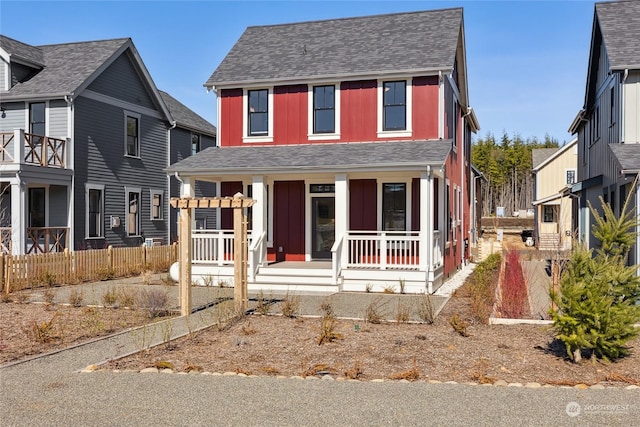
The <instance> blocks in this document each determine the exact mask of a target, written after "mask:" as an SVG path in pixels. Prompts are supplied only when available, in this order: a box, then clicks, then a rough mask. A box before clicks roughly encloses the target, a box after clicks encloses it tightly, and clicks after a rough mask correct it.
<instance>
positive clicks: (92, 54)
mask: <svg viewBox="0 0 640 427" xmlns="http://www.w3.org/2000/svg"><path fill="white" fill-rule="evenodd" d="M130 40H131V39H127V38H124V39H114V40H100V41H92V42H81V43H66V44H55V45H45V46H38V48H39V49H40V50H41V51H42V53H43V55H44V63H45V68H44V69H43V70H42V71H40V72H39V73H38V74H36V75H35V76H34V77H33V78H31V79H30V80H28V81H26V82H24V83H19V84H17V85H15V86H14V87H13V88H11V90H10V91H9V92H7V93H6V94H3V98H4V99H10V98H20V97H28V96H43V97H45V96H51V95H58V96H59V95H68V94H72V93H73V92H74V91H75V90H76V89H77V88H78V87H80V86H81V85H82V84H83V83H84V82H85V81H86V80H87V79H88V78H89V77H90V76H91V75H92V74H93V73H94V72H95V71H96V70H97V69H98V68H99V67H100V66H101V65H102V64H104V63H105V61H107V59H109V58H110V57H111V56H112V55H113V54H114V53H115V52H116V51H117V50H118V49H119V48H120V47H122V45H123V44H124V43H127V42H130Z"/></svg>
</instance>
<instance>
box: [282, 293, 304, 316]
mask: <svg viewBox="0 0 640 427" xmlns="http://www.w3.org/2000/svg"><path fill="white" fill-rule="evenodd" d="M280 310H281V311H282V315H283V316H285V317H297V316H298V311H299V310H300V298H298V297H296V296H295V295H290V294H289V292H287V293H286V294H285V296H284V299H283V300H282V302H280Z"/></svg>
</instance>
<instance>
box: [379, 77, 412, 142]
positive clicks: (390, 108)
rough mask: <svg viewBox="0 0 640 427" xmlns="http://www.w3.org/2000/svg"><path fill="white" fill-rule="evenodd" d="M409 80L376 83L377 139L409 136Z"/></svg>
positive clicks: (410, 102) (410, 97)
mask: <svg viewBox="0 0 640 427" xmlns="http://www.w3.org/2000/svg"><path fill="white" fill-rule="evenodd" d="M411 99H412V96H411V80H410V79H408V80H407V79H403V80H391V81H379V82H378V137H383V138H384V137H403V136H411V111H412V110H411V104H412V101H411Z"/></svg>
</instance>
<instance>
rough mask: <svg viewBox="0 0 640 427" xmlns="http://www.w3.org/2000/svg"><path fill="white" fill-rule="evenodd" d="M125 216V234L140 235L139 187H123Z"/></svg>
mask: <svg viewBox="0 0 640 427" xmlns="http://www.w3.org/2000/svg"><path fill="white" fill-rule="evenodd" d="M124 193H125V204H126V209H125V218H126V232H127V236H139V235H140V206H141V198H140V189H139V188H131V187H125V191H124Z"/></svg>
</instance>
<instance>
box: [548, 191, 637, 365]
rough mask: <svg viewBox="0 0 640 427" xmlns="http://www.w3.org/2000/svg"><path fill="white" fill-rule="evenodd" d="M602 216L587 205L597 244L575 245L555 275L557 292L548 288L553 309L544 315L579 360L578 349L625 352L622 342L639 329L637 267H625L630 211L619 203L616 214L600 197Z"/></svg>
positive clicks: (613, 354) (631, 238) (609, 354)
mask: <svg viewBox="0 0 640 427" xmlns="http://www.w3.org/2000/svg"><path fill="white" fill-rule="evenodd" d="M600 202H601V203H602V210H603V213H604V216H602V215H601V214H600V213H599V212H598V211H596V210H595V209H593V208H592V207H591V205H589V209H590V210H591V213H592V214H593V216H594V218H595V224H594V226H593V235H594V236H595V237H596V238H598V239H599V240H600V242H601V246H600V247H599V248H598V249H597V250H596V251H595V252H594V251H593V250H587V249H586V248H584V247H582V246H579V247H578V248H576V249H575V250H574V252H573V254H572V256H571V259H570V260H569V262H568V265H567V268H566V270H565V271H564V273H563V274H562V277H561V279H560V289H559V292H554V291H553V290H552V291H551V299H552V301H553V302H554V303H555V305H556V308H552V310H551V312H550V314H551V318H552V320H553V322H554V323H553V326H554V329H555V332H556V338H558V339H559V340H561V341H562V342H563V343H564V345H565V347H566V350H567V354H568V356H569V358H571V359H572V360H574V361H575V362H579V361H580V360H581V354H582V352H583V351H588V352H590V353H591V354H593V355H595V356H596V357H599V358H602V359H605V360H609V359H616V358H619V357H623V356H626V355H628V354H629V352H630V350H629V348H628V347H627V346H626V343H627V342H628V341H629V340H630V339H632V338H634V337H636V336H637V335H638V333H640V330H639V329H638V328H636V327H634V326H633V325H634V323H636V322H638V321H640V305H639V303H640V278H638V276H637V275H636V273H637V271H638V266H637V265H635V266H627V265H626V260H627V257H628V254H629V250H630V249H631V247H632V245H633V244H634V242H635V233H634V231H633V230H634V228H635V226H636V224H637V219H636V217H635V215H634V214H633V213H632V212H631V211H629V210H628V203H629V198H628V199H627V202H625V204H624V206H623V209H622V213H621V214H620V217H616V216H615V214H614V212H613V210H612V209H611V207H610V206H609V205H608V204H607V203H605V202H604V200H602V198H601V199H600Z"/></svg>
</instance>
